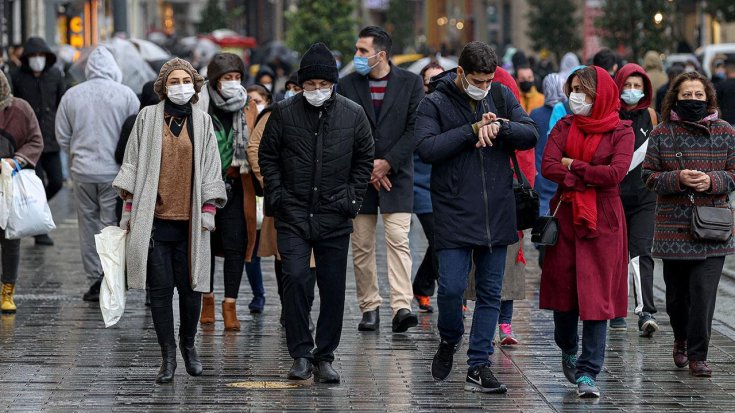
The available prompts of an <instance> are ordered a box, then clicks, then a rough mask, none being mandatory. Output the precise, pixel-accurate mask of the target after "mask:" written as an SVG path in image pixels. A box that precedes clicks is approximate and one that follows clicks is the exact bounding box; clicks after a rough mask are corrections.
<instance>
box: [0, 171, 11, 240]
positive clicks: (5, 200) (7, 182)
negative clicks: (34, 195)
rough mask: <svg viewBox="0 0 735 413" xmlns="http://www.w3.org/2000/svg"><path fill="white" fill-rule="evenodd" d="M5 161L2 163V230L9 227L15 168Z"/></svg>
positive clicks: (0, 188) (0, 219)
mask: <svg viewBox="0 0 735 413" xmlns="http://www.w3.org/2000/svg"><path fill="white" fill-rule="evenodd" d="M14 167H15V165H13V164H10V163H8V161H6V160H5V159H3V160H2V161H0V228H2V229H3V230H4V229H5V228H7V226H8V215H10V206H11V204H12V201H13V168H14Z"/></svg>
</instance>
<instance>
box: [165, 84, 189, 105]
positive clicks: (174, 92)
mask: <svg viewBox="0 0 735 413" xmlns="http://www.w3.org/2000/svg"><path fill="white" fill-rule="evenodd" d="M192 96H194V85H193V84H192V83H184V84H181V85H171V86H166V97H168V100H170V101H171V102H173V103H175V104H177V105H185V104H187V103H189V100H191V97H192Z"/></svg>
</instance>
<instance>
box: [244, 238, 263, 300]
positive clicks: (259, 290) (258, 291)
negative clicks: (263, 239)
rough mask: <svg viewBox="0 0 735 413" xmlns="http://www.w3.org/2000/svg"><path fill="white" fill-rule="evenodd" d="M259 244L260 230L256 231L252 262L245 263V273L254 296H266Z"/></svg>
mask: <svg viewBox="0 0 735 413" xmlns="http://www.w3.org/2000/svg"><path fill="white" fill-rule="evenodd" d="M259 246H260V230H258V231H257V232H256V237H255V247H254V248H253V256H252V257H251V258H250V262H246V263H245V274H247V276H248V282H249V283H250V290H251V291H252V292H253V297H263V296H265V289H264V288H263V270H262V268H261V267H260V257H258V247H259Z"/></svg>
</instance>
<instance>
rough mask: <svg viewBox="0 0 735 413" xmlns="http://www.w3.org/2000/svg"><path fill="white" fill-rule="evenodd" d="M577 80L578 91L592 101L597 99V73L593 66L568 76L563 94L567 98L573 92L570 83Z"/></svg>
mask: <svg viewBox="0 0 735 413" xmlns="http://www.w3.org/2000/svg"><path fill="white" fill-rule="evenodd" d="M575 77H577V78H579V84H580V90H581V91H582V93H584V94H585V95H587V96H589V97H590V98H592V100H593V101H594V100H595V98H596V97H597V71H596V70H595V67H594V66H587V67H585V68H584V69H579V70H577V71H576V72H574V73H572V74H571V75H569V78H567V81H566V83H564V94H565V95H567V97H569V94H570V93H572V92H573V90H572V81H573V80H574V78H575Z"/></svg>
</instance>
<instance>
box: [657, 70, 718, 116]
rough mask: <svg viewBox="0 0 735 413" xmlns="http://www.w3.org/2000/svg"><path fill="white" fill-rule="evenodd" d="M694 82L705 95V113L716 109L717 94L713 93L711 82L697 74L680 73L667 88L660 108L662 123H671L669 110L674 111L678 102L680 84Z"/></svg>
mask: <svg viewBox="0 0 735 413" xmlns="http://www.w3.org/2000/svg"><path fill="white" fill-rule="evenodd" d="M694 80H696V81H699V82H701V83H702V85H704V93H705V94H706V95H707V113H712V112H714V111H715V110H717V109H718V107H717V94H716V93H715V88H714V86H712V82H710V80H709V79H707V77H705V76H704V75H703V74H701V73H699V72H689V73H682V74H680V75H679V76H677V77H676V79H674V81H673V83H672V84H671V85H670V86H669V90H668V92H666V97H664V103H663V105H662V106H661V119H663V121H664V122H669V121H671V110H672V109H674V106H675V105H676V102H677V101H678V100H679V89H681V84H682V83H684V82H687V81H694Z"/></svg>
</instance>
